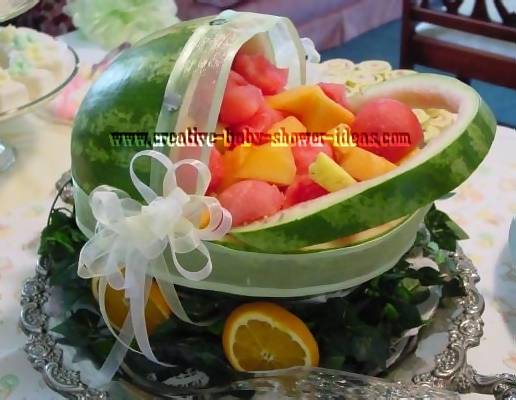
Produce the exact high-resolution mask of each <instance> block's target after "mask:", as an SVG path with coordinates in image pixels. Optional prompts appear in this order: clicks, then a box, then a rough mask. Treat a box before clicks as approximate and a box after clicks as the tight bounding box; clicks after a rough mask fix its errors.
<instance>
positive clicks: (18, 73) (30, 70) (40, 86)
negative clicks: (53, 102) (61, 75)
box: [8, 55, 56, 100]
mask: <svg viewBox="0 0 516 400" xmlns="http://www.w3.org/2000/svg"><path fill="white" fill-rule="evenodd" d="M8 72H9V74H10V76H11V78H12V79H13V80H15V81H17V82H20V83H23V84H24V85H25V86H26V87H27V90H28V91H29V96H30V98H31V100H35V99H37V98H39V97H41V96H44V95H45V94H47V93H49V92H50V91H51V90H52V89H53V88H54V87H55V85H56V80H55V78H54V75H53V74H52V73H51V72H50V71H48V70H46V69H41V68H35V67H34V66H33V65H32V64H31V63H30V61H28V60H27V59H26V58H24V57H22V56H20V55H17V56H15V57H13V58H11V60H10V63H9V69H8Z"/></svg>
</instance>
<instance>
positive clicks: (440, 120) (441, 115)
mask: <svg viewBox="0 0 516 400" xmlns="http://www.w3.org/2000/svg"><path fill="white" fill-rule="evenodd" d="M427 113H428V114H429V115H430V117H431V119H430V121H429V122H428V124H429V125H430V126H435V127H437V128H441V129H442V128H446V127H447V126H449V125H451V124H452V123H453V121H454V120H455V116H454V114H452V113H451V112H449V111H448V110H439V109H433V108H430V109H428V110H427Z"/></svg>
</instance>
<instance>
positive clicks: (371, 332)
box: [350, 328, 390, 368]
mask: <svg viewBox="0 0 516 400" xmlns="http://www.w3.org/2000/svg"><path fill="white" fill-rule="evenodd" d="M389 347H390V343H389V340H388V338H386V337H385V335H384V334H382V333H381V332H380V331H379V329H377V328H367V329H366V328H363V329H362V330H361V331H360V332H356V334H355V335H354V336H353V338H352V339H351V344H350V349H351V352H352V354H353V357H354V358H355V359H356V360H357V361H361V362H370V363H373V364H375V365H377V366H379V367H381V368H384V367H385V364H386V361H387V359H388V358H389Z"/></svg>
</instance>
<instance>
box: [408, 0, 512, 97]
mask: <svg viewBox="0 0 516 400" xmlns="http://www.w3.org/2000/svg"><path fill="white" fill-rule="evenodd" d="M463 2H464V0H442V4H443V6H444V7H440V8H437V9H436V8H435V7H432V4H435V3H436V2H435V1H433V2H429V0H403V20H402V45H401V57H400V65H401V68H407V69H411V68H413V67H414V65H415V64H420V65H424V66H427V67H431V68H437V69H440V70H444V71H447V72H450V73H452V74H455V75H456V76H457V77H458V78H459V79H461V80H463V81H465V82H469V80H470V79H479V80H483V81H487V82H491V83H494V84H497V85H501V86H506V87H509V88H514V89H516V13H515V12H511V11H509V10H507V8H506V6H505V5H504V3H503V1H502V0H494V4H495V7H496V9H497V11H498V14H499V15H500V17H501V19H502V21H501V22H494V21H492V20H491V19H490V17H489V13H488V10H487V7H486V0H474V5H473V12H472V13H471V15H470V16H469V17H468V16H464V15H459V13H458V10H459V7H460V6H461V5H462V4H463ZM430 3H432V4H430ZM422 25H425V26H426V28H427V32H426V33H424V32H423V31H422V30H421V29H419V28H420V27H421V26H422ZM429 27H430V31H432V30H433V33H434V34H428V28H429ZM479 35H481V36H479Z"/></svg>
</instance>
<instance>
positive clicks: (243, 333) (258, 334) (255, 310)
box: [222, 302, 319, 371]
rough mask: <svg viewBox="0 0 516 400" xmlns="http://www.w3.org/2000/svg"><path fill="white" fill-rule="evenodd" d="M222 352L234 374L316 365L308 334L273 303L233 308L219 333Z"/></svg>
mask: <svg viewBox="0 0 516 400" xmlns="http://www.w3.org/2000/svg"><path fill="white" fill-rule="evenodd" d="M222 340H223V346H224V353H225V354H226V357H227V359H228V361H229V362H230V363H231V365H232V366H233V368H235V369H236V370H238V371H268V370H273V369H282V368H289V367H294V366H312V367H316V366H317V365H318V364H319V349H318V346H317V342H316V341H315V339H314V337H313V335H312V333H311V332H310V331H309V330H308V328H307V326H306V325H305V323H304V322H303V321H301V320H300V319H299V318H298V317H296V316H295V315H294V314H292V313H291V312H290V311H287V310H286V309H284V308H283V307H281V306H278V305H276V304H274V303H267V302H257V303H248V304H244V305H241V306H239V307H237V308H236V309H235V310H233V312H232V313H231V314H230V315H229V317H228V319H227V320H226V323H225V326H224V333H223V337H222Z"/></svg>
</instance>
